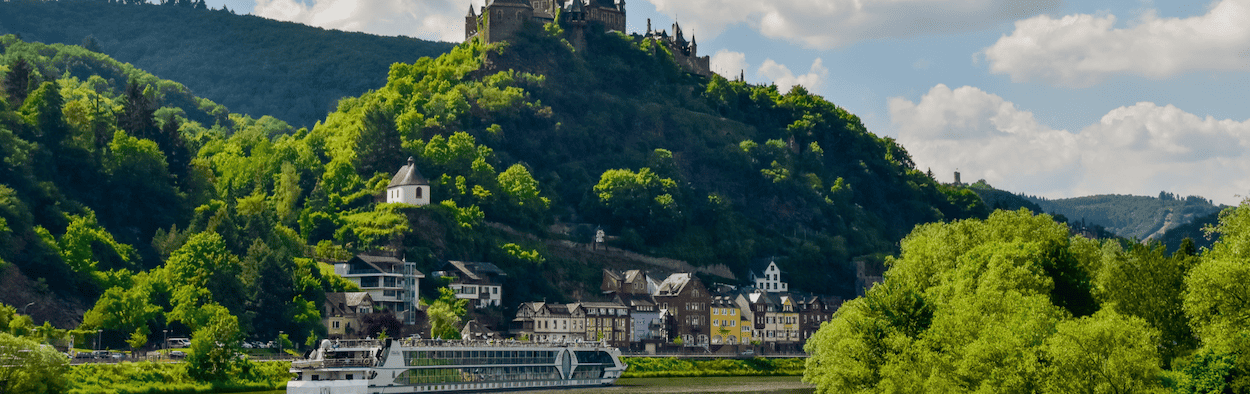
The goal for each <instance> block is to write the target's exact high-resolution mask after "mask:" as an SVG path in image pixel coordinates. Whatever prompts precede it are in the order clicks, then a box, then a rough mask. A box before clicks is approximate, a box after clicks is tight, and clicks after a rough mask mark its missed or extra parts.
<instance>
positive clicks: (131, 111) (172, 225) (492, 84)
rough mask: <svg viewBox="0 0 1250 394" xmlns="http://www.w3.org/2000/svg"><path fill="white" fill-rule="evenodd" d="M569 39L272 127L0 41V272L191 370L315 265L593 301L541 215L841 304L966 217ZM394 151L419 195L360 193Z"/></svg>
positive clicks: (953, 202) (227, 371) (298, 336)
mask: <svg viewBox="0 0 1250 394" xmlns="http://www.w3.org/2000/svg"><path fill="white" fill-rule="evenodd" d="M587 41H588V43H589V45H590V48H592V49H591V50H588V51H584V52H574V51H573V50H572V48H571V47H570V46H569V45H568V44H567V42H566V41H565V38H564V34H563V32H562V29H561V27H560V26H556V25H548V26H529V29H528V30H526V31H524V32H523V33H522V34H521V36H520V38H519V39H518V40H516V41H515V42H512V43H500V44H491V45H485V44H482V43H480V42H476V41H475V42H470V43H465V44H461V45H459V46H457V47H456V48H454V49H453V50H452V51H450V52H449V53H447V54H445V55H443V56H440V57H438V58H422V59H420V60H418V61H416V62H414V63H411V64H402V63H401V64H395V65H393V66H392V67H391V68H390V72H389V74H388V75H387V83H386V84H385V85H384V86H382V87H381V88H379V89H377V90H374V91H369V92H366V93H365V94H363V95H361V96H360V97H357V98H347V99H344V100H341V101H340V102H339V105H338V108H337V110H336V111H335V112H333V113H331V114H330V115H328V116H327V118H326V119H325V121H324V122H319V123H318V124H317V125H316V126H315V127H313V128H312V129H307V128H300V129H295V128H294V127H291V126H290V125H288V124H286V123H285V122H282V121H280V120H277V119H274V118H271V117H268V116H266V117H262V118H260V119H254V118H251V117H247V116H242V115H238V114H231V113H229V112H228V111H227V110H226V109H225V108H224V107H222V106H220V105H218V104H215V103H214V102H212V101H209V100H207V99H202V98H197V97H195V96H193V95H191V94H190V91H189V90H188V89H187V88H185V87H184V86H182V85H180V84H178V83H174V82H170V81H166V80H161V79H158V78H156V77H155V76H153V75H151V74H148V73H146V72H144V71H140V70H138V69H135V68H134V67H132V66H130V65H128V64H125V63H120V62H118V61H116V60H114V59H112V58H110V57H108V56H105V55H103V54H100V53H97V52H92V51H88V50H86V49H84V48H81V47H77V46H66V45H60V44H54V45H45V44H41V43H27V42H23V41H21V40H19V39H18V38H17V37H15V36H12V35H9V36H3V37H0V46H2V47H3V50H4V55H3V57H2V58H0V64H3V68H0V76H3V79H2V80H3V89H4V93H5V94H4V96H3V101H0V159H2V161H0V162H2V163H3V167H0V245H3V247H2V248H0V261H2V262H0V266H4V267H3V268H4V269H13V268H14V267H16V268H17V269H20V270H21V271H22V272H23V273H24V274H25V275H26V276H28V277H30V278H32V279H34V280H37V281H41V282H42V283H43V284H44V285H46V286H47V289H46V290H47V291H50V292H53V293H56V294H59V295H61V296H62V297H67V298H78V299H82V300H84V301H86V303H87V304H91V305H94V306H93V307H91V309H90V310H88V311H86V312H85V313H84V314H83V315H82V322H81V324H79V325H78V327H76V328H75V329H74V330H73V331H70V332H69V334H68V335H70V336H72V337H73V338H75V342H78V343H82V342H84V341H88V339H87V338H88V336H94V334H95V333H96V330H102V332H103V335H102V336H101V338H100V339H99V341H100V342H101V344H102V345H104V346H105V347H112V348H125V347H130V348H140V347H143V346H144V345H145V344H147V343H149V342H151V341H149V339H151V335H154V333H157V332H161V330H164V329H170V330H171V333H180V334H182V335H185V334H186V333H189V334H190V336H191V338H192V341H191V342H192V343H191V348H192V349H191V350H192V351H191V352H190V354H191V357H189V359H188V362H189V363H190V364H192V365H193V366H194V368H192V369H191V371H192V372H194V376H193V378H195V379H198V380H201V381H217V380H221V379H224V378H225V377H228V376H232V375H231V374H232V373H235V372H237V371H245V370H247V369H248V368H251V367H250V366H249V365H250V364H249V363H247V362H246V361H241V360H236V359H234V358H232V357H229V355H230V354H232V353H231V351H230V350H231V349H232V348H233V347H234V346H238V340H239V339H241V338H275V337H279V335H278V334H279V333H280V332H283V333H285V334H283V335H282V336H281V338H282V339H281V340H283V341H287V340H290V341H291V343H292V344H295V345H302V346H310V345H312V344H314V343H316V342H315V341H316V340H317V339H318V338H321V337H324V335H325V328H324V327H323V326H322V325H321V324H320V320H321V312H320V310H321V308H320V305H321V304H322V302H323V300H324V294H325V292H328V291H344V290H348V289H352V288H354V286H353V285H351V284H350V283H347V282H345V281H343V280H342V279H341V278H338V277H337V276H335V275H333V274H330V273H323V269H322V268H321V266H320V265H319V263H318V260H320V261H321V262H325V261H331V260H344V259H346V258H348V257H350V256H351V255H352V254H353V253H361V252H385V253H395V254H398V255H403V256H406V258H407V259H408V260H409V261H414V262H416V263H417V265H418V269H419V270H420V271H422V272H431V271H433V270H434V269H435V268H436V267H437V266H438V264H439V262H440V261H442V260H445V259H458V260H471V261H489V262H492V263H495V264H497V265H499V266H500V267H501V268H503V269H504V271H505V272H506V273H507V274H508V276H507V281H506V283H505V286H504V291H503V292H502V293H503V297H504V305H505V307H504V308H494V309H489V310H486V311H483V312H482V313H483V314H484V315H486V317H487V318H488V319H494V321H504V319H503V316H509V315H510V309H511V308H513V307H514V306H515V305H517V304H519V303H520V302H522V301H532V300H536V299H544V298H545V299H548V300H550V301H553V302H555V301H571V300H572V297H573V296H574V295H577V296H578V297H583V296H590V295H594V294H598V291H597V286H598V282H599V279H600V269H601V268H602V267H603V263H602V262H599V261H595V260H593V259H589V260H570V259H565V258H557V257H555V256H556V255H557V254H554V253H550V252H548V251H547V249H546V248H547V246H546V245H547V243H546V242H545V240H549V239H551V238H572V239H573V240H580V239H579V237H581V235H579V233H578V232H577V231H574V232H572V233H570V234H563V233H549V232H548V231H549V230H548V229H549V228H551V225H553V224H555V223H556V222H557V221H559V222H561V223H574V224H577V226H575V227H578V228H583V227H585V226H588V225H591V224H594V225H602V226H603V228H605V229H606V230H608V231H609V234H610V235H612V236H613V238H614V241H613V243H614V244H615V245H616V246H619V247H622V248H626V249H630V250H633V251H637V252H640V253H643V254H647V255H658V256H663V257H670V258H675V259H679V260H684V261H685V262H686V263H688V264H691V265H693V266H695V267H699V266H707V265H725V266H727V267H728V268H729V269H730V270H731V271H732V272H737V273H742V272H745V268H746V266H747V265H748V264H749V263H750V262H751V261H754V260H755V259H759V258H763V257H768V256H776V257H777V258H778V262H779V264H780V265H782V267H783V269H785V270H788V271H789V272H791V273H792V275H793V277H794V278H795V280H794V281H793V282H792V284H791V286H792V288H793V289H797V290H807V291H815V292H820V293H824V294H836V295H843V296H847V297H849V296H851V295H852V294H854V291H855V289H854V288H853V285H852V284H853V283H854V273H853V271H852V269H851V267H852V264H850V261H851V259H852V258H860V257H865V256H866V257H865V258H877V257H875V256H881V255H884V254H889V253H894V252H895V251H896V250H895V248H896V245H897V243H896V242H897V240H898V239H899V238H900V237H902V236H903V234H906V233H907V232H908V231H910V230H911V229H912V228H913V227H914V226H915V225H916V224H919V223H924V222H929V221H937V220H950V219H959V218H969V217H984V216H985V215H987V214H988V209H987V208H986V207H985V206H984V205H983V204H982V203H981V200H980V199H979V198H977V196H976V195H975V194H974V193H972V192H971V191H968V190H965V189H962V188H955V187H948V186H942V185H939V184H937V183H936V182H935V181H934V180H933V179H932V178H930V177H928V176H926V175H925V174H923V173H921V172H920V171H917V170H916V169H915V168H914V166H913V164H912V162H911V159H910V157H909V156H908V155H907V152H906V151H905V150H904V149H903V148H902V147H901V146H899V145H898V144H897V143H895V142H894V141H893V140H891V139H889V138H880V137H877V136H875V135H873V134H871V133H869V132H868V131H867V130H865V129H864V127H863V125H862V123H860V121H859V119H858V118H857V117H855V116H854V115H852V114H850V113H848V112H846V111H845V110H843V109H842V108H840V107H837V106H835V105H833V104H831V103H829V102H828V101H825V100H824V99H822V98H820V97H818V96H813V95H811V94H809V93H808V92H807V91H805V90H804V89H802V88H795V89H794V90H792V91H790V92H788V93H787V94H784V95H783V94H780V93H779V92H778V91H777V89H776V87H773V86H755V85H749V84H746V83H743V82H731V81H728V80H725V79H723V78H720V77H718V76H713V77H712V78H703V77H698V76H693V75H690V74H686V73H684V72H682V71H681V70H680V69H678V68H677V66H676V65H675V63H674V62H673V60H672V55H671V54H670V53H669V52H668V50H667V49H666V47H665V46H663V45H659V44H657V43H655V42H652V41H639V40H635V39H633V38H630V37H626V36H622V35H619V34H606V35H592V36H591V37H589V38H588V39H587ZM409 157H412V158H413V160H415V161H416V163H417V164H418V166H419V168H420V169H421V171H422V172H423V173H424V174H425V175H426V177H428V178H429V179H431V180H432V183H433V185H432V186H433V188H432V192H431V197H432V201H435V203H434V204H431V205H429V206H423V207H414V206H407V205H401V204H385V203H381V201H383V200H382V199H381V196H382V195H383V192H384V189H385V187H386V185H387V184H388V182H389V180H390V178H391V175H392V174H393V173H394V172H395V171H396V170H397V169H398V168H399V167H400V166H401V165H403V164H404V163H405V162H406V161H407V158H409ZM505 229H509V230H505ZM563 255H565V256H577V254H568V253H565V254H563ZM6 262H7V263H6ZM8 264H12V266H8ZM717 280H728V279H725V278H721V279H717ZM433 284H434V285H433V286H431V285H426V286H422V287H423V288H424V289H426V290H429V291H430V292H429V293H427V294H423V296H425V297H426V298H427V299H428V301H429V302H431V303H432V304H433V305H432V306H431V307H430V309H429V311H430V312H429V313H430V316H431V319H430V321H431V325H434V326H436V327H432V328H433V329H434V331H435V332H440V333H442V332H454V331H455V327H452V326H454V325H455V324H456V321H457V320H456V318H457V316H455V315H457V314H458V313H457V310H458V308H462V307H463V306H462V305H461V306H457V305H455V304H454V303H451V301H449V300H454V295H451V294H450V293H448V291H447V289H446V288H443V289H441V291H440V290H439V289H438V286H437V283H433ZM43 308H46V306H45V307H43ZM435 310H438V313H435ZM5 311H8V315H7V316H14V317H12V319H18V320H20V319H25V320H23V321H25V323H22V322H19V323H14V324H10V325H9V327H10V331H11V332H13V333H14V335H28V334H30V333H31V332H33V328H32V327H31V326H33V324H34V323H33V322H32V321H30V320H31V319H29V318H28V317H25V316H19V315H17V314H16V313H14V312H13V308H8V309H5ZM36 312H38V308H36ZM460 313H462V312H460ZM0 315H5V314H4V313H0ZM436 315H437V316H436ZM435 317H437V319H435ZM18 320H14V321H18ZM62 328H70V327H62ZM362 329H365V328H362ZM380 329H381V328H380V327H370V328H367V329H366V330H373V331H367V333H369V334H371V335H376V334H378V333H379V332H380ZM449 329H450V330H449ZM394 331H397V330H394ZM39 332H41V333H43V334H41V335H45V336H49V337H52V336H54V335H53V333H54V332H56V331H54V330H53V327H51V326H47V329H44V330H40V331H39ZM93 339H94V338H93ZM223 349H224V350H223ZM232 371H235V372H232Z"/></svg>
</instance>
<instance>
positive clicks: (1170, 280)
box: [1093, 241, 1197, 362]
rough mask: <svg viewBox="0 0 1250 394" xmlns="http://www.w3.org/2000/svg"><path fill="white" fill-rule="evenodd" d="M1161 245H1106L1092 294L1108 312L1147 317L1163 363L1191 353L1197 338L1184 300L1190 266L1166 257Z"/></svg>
mask: <svg viewBox="0 0 1250 394" xmlns="http://www.w3.org/2000/svg"><path fill="white" fill-rule="evenodd" d="M1164 249H1165V247H1164V246H1163V245H1162V244H1159V243H1153V244H1148V245H1139V244H1134V245H1132V246H1130V248H1129V250H1127V251H1125V250H1122V249H1121V248H1120V244H1119V243H1118V242H1116V241H1108V242H1107V243H1106V244H1105V246H1104V247H1103V250H1102V256H1103V257H1102V260H1101V262H1100V263H1099V264H1098V265H1099V269H1098V271H1097V272H1096V273H1095V276H1094V283H1093V284H1094V294H1095V295H1096V296H1097V297H1098V299H1099V301H1100V302H1101V303H1102V307H1103V309H1104V310H1113V311H1115V312H1117V313H1120V314H1123V315H1129V316H1136V317H1140V318H1142V319H1145V321H1146V322H1148V323H1150V325H1151V326H1152V327H1154V328H1155V329H1157V330H1159V332H1160V334H1161V335H1160V336H1159V343H1158V346H1159V347H1160V349H1161V350H1162V355H1163V357H1164V360H1165V362H1170V360H1172V359H1173V358H1175V357H1177V356H1179V355H1181V354H1185V353H1188V352H1190V351H1192V350H1193V349H1194V348H1195V347H1196V346H1197V340H1196V338H1195V337H1194V334H1193V331H1192V330H1191V328H1190V326H1189V320H1188V319H1187V318H1186V316H1185V310H1184V308H1183V305H1182V304H1183V297H1184V294H1185V276H1186V274H1187V273H1188V272H1187V269H1188V267H1187V263H1186V260H1185V257H1184V256H1182V255H1178V256H1174V257H1168V256H1166V255H1164Z"/></svg>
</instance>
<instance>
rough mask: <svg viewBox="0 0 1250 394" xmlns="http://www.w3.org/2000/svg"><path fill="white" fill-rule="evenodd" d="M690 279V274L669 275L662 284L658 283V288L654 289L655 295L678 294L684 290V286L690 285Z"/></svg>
mask: <svg viewBox="0 0 1250 394" xmlns="http://www.w3.org/2000/svg"><path fill="white" fill-rule="evenodd" d="M690 278H691V277H690V273H688V272H681V273H676V274H672V275H669V276H668V278H665V279H664V282H660V286H659V288H658V289H656V291H655V295H677V294H680V293H681V290H682V289H684V288H685V287H686V285H687V284H689V283H690Z"/></svg>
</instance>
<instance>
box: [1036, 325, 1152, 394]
mask: <svg viewBox="0 0 1250 394" xmlns="http://www.w3.org/2000/svg"><path fill="white" fill-rule="evenodd" d="M1158 336H1159V332H1158V330H1155V329H1154V328H1152V327H1150V324H1149V323H1147V322H1146V321H1145V320H1143V319H1140V318H1137V317H1132V316H1125V315H1121V314H1118V313H1115V312H1112V311H1108V310H1103V311H1100V312H1098V313H1096V314H1094V315H1093V316H1086V317H1082V318H1079V319H1076V320H1069V321H1065V322H1063V323H1060V324H1059V326H1058V327H1056V328H1055V334H1054V335H1052V336H1051V337H1050V338H1047V340H1046V345H1045V349H1046V355H1047V360H1049V361H1050V365H1049V367H1048V368H1047V371H1046V374H1047V379H1046V382H1045V385H1044V386H1043V389H1044V390H1043V391H1044V392H1048V393H1056V394H1058V393H1140V392H1152V391H1156V390H1158V389H1159V388H1161V384H1160V383H1161V381H1160V380H1159V372H1160V368H1159V365H1160V359H1159V351H1158V349H1157V347H1156V346H1157V344H1158V343H1159V338H1158Z"/></svg>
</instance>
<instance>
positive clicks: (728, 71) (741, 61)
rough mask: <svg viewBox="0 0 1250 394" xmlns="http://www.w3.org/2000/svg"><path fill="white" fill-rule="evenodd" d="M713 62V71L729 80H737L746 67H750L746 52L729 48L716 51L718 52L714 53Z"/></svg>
mask: <svg viewBox="0 0 1250 394" xmlns="http://www.w3.org/2000/svg"><path fill="white" fill-rule="evenodd" d="M711 64H712V71H713V72H715V73H717V74H720V76H722V77H725V78H726V79H729V80H737V79H738V77H740V76H742V74H743V73H744V72H745V70H746V69H748V68H750V65H749V64H747V55H746V54H745V53H742V52H734V51H730V50H728V49H721V50H719V51H716V54H715V55H712V61H711Z"/></svg>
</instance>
